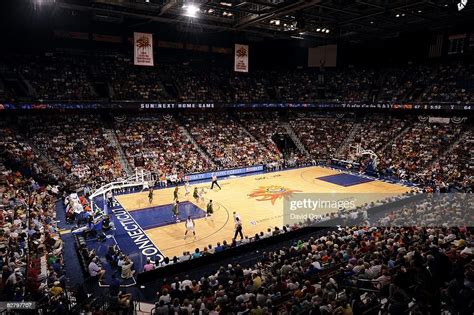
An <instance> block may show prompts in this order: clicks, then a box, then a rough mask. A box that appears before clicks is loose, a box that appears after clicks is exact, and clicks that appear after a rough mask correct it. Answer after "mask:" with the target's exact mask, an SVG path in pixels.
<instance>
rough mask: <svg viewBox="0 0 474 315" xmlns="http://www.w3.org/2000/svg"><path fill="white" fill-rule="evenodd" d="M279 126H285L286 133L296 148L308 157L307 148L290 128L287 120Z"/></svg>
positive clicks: (309, 155)
mask: <svg viewBox="0 0 474 315" xmlns="http://www.w3.org/2000/svg"><path fill="white" fill-rule="evenodd" d="M281 126H282V127H283V128H285V131H286V133H287V134H288V135H289V136H290V138H291V140H293V142H294V143H295V144H296V147H297V148H298V150H300V152H301V153H303V154H304V155H305V156H306V157H307V158H310V157H311V154H309V152H308V150H306V148H305V147H304V145H303V143H301V140H300V139H299V138H298V136H297V135H296V133H295V131H294V130H293V128H291V125H290V124H289V123H287V122H283V123H281Z"/></svg>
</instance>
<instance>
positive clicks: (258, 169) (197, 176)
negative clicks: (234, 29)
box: [188, 165, 263, 181]
mask: <svg viewBox="0 0 474 315" xmlns="http://www.w3.org/2000/svg"><path fill="white" fill-rule="evenodd" d="M261 171H263V165H257V166H251V167H242V168H234V169H228V170H222V171H216V172H207V173H199V174H190V175H188V179H189V181H195V180H203V179H209V178H212V176H213V175H216V176H217V177H225V176H231V175H240V174H248V173H255V172H261Z"/></svg>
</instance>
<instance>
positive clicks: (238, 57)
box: [234, 44, 249, 72]
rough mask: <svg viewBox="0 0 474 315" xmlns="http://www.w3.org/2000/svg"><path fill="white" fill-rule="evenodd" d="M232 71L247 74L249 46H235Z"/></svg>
mask: <svg viewBox="0 0 474 315" xmlns="http://www.w3.org/2000/svg"><path fill="white" fill-rule="evenodd" d="M234 54H235V55H234V57H235V63H234V71H236V72H249V46H248V45H240V44H235V53H234Z"/></svg>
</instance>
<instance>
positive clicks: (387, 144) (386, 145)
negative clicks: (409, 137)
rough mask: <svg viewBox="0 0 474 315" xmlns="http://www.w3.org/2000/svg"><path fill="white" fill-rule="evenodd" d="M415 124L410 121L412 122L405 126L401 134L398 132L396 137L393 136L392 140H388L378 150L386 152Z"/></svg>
mask: <svg viewBox="0 0 474 315" xmlns="http://www.w3.org/2000/svg"><path fill="white" fill-rule="evenodd" d="M412 126H413V123H412V122H411V121H410V122H407V124H406V125H405V127H404V128H403V129H402V130H401V131H400V133H399V134H397V135H396V136H395V137H393V138H392V139H391V140H390V141H388V142H387V143H385V144H384V145H383V146H382V147H380V149H378V150H377V152H384V151H386V150H387V149H388V148H389V147H390V146H391V145H392V144H393V143H394V142H396V141H397V140H398V139H400V138H401V137H403V136H404V135H405V134H406V133H407V132H408V131H410V129H411V127H412Z"/></svg>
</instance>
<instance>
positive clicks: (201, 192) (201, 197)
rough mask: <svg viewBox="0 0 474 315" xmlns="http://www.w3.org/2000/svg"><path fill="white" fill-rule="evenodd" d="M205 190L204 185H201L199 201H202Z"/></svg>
mask: <svg viewBox="0 0 474 315" xmlns="http://www.w3.org/2000/svg"><path fill="white" fill-rule="evenodd" d="M205 193H206V191H205V190H204V187H201V191H200V192H199V202H204V194H205Z"/></svg>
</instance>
